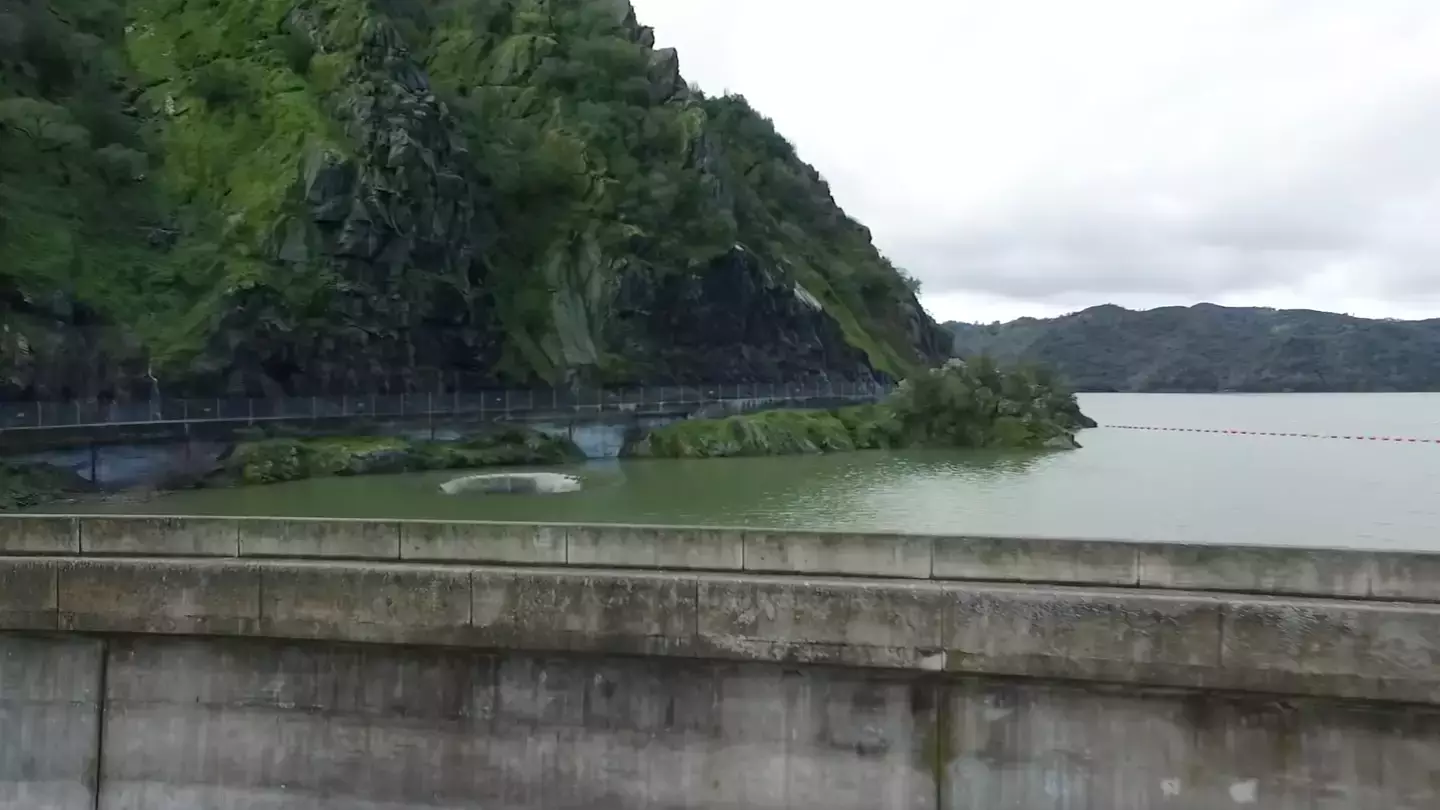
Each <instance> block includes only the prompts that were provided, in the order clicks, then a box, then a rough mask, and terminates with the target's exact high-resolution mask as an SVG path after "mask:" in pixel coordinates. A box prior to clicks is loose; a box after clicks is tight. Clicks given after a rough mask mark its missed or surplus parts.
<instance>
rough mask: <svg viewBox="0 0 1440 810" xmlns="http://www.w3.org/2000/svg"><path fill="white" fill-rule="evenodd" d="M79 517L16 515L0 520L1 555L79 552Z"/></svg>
mask: <svg viewBox="0 0 1440 810" xmlns="http://www.w3.org/2000/svg"><path fill="white" fill-rule="evenodd" d="M79 553H80V520H79V519H78V518H72V517H48V516H42V517H15V516H11V515H7V516H5V518H4V519H3V520H0V554H79Z"/></svg>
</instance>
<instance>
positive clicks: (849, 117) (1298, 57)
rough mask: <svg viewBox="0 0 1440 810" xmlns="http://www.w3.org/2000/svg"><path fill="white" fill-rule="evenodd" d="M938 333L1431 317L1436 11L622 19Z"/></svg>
mask: <svg viewBox="0 0 1440 810" xmlns="http://www.w3.org/2000/svg"><path fill="white" fill-rule="evenodd" d="M633 3H634V5H635V7H636V10H637V13H638V14H639V16H640V19H641V21H642V22H643V23H645V24H647V25H652V26H654V27H655V28H656V34H657V38H658V40H659V43H660V45H661V46H673V47H676V48H678V49H679V50H680V59H681V67H682V69H683V71H684V73H685V75H686V78H688V79H689V80H691V81H692V82H696V83H698V84H699V85H700V86H701V87H702V88H703V89H704V90H705V91H706V92H708V93H720V92H724V91H727V90H728V91H731V92H737V93H743V94H744V95H745V96H746V97H748V98H749V99H750V100H751V102H752V103H754V105H755V106H756V107H757V108H759V109H760V110H761V111H762V112H763V113H765V114H766V115H768V116H770V117H771V118H773V119H774V120H775V122H776V124H777V125H778V126H779V128H780V130H781V132H783V133H784V134H785V135H786V136H787V137H788V138H789V139H790V140H791V142H792V143H794V144H795V145H796V146H797V147H798V148H799V150H800V153H801V156H802V157H803V158H805V159H806V160H808V161H809V162H811V163H813V164H815V166H816V167H817V168H818V169H819V170H820V171H821V172H822V173H823V174H824V175H826V177H828V178H829V180H830V182H831V184H832V186H833V188H834V191H835V194H836V197H837V198H838V199H839V201H840V203H841V205H842V206H844V207H845V209H846V210H847V211H848V212H849V213H850V214H851V215H852V216H854V217H855V218H857V219H859V220H860V221H862V222H864V223H865V224H867V225H869V226H870V228H871V229H872V231H873V232H874V234H875V238H876V241H877V242H878V244H879V246H880V248H881V249H882V250H883V251H885V252H886V253H887V254H888V255H890V256H891V258H893V259H894V260H895V261H896V263H897V264H899V265H901V266H902V267H905V268H907V269H909V270H910V271H911V272H912V273H914V274H915V275H917V276H919V277H920V279H921V280H922V281H923V282H924V285H925V286H924V290H925V291H924V294H923V298H924V302H925V304H926V306H927V307H929V308H930V310H931V312H932V313H933V314H935V315H936V316H938V317H940V318H941V319H960V320H969V321H990V320H997V319H998V320H1008V319H1011V318H1014V317H1018V316H1021V315H1035V316H1047V315H1057V314H1061V313H1064V312H1069V311H1073V310H1076V309H1081V308H1084V307H1086V306H1090V305H1094V304H1100V303H1107V302H1109V303H1119V304H1122V305H1125V306H1131V307H1137V308H1145V307H1152V306H1160V305H1167V304H1191V303H1196V302H1199V301H1213V302H1216V303H1222V304H1236V305H1256V306H1277V307H1288V306H1304V307H1311V308H1316V309H1328V310H1335V311H1341V312H1353V313H1355V314H1357V315H1366V316H1377V317H1378V316H1392V317H1407V318H1408V317H1434V316H1440V2H1437V1H1436V0H1084V2H1077V1H1075V0H887V1H886V2H884V3H874V2H860V0H633Z"/></svg>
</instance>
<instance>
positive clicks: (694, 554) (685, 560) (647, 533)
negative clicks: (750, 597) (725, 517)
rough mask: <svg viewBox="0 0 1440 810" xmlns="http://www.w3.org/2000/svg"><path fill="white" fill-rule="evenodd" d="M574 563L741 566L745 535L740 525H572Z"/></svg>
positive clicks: (571, 560) (709, 567)
mask: <svg viewBox="0 0 1440 810" xmlns="http://www.w3.org/2000/svg"><path fill="white" fill-rule="evenodd" d="M568 535H569V550H568V553H567V555H566V561H567V562H569V563H570V564H571V565H594V566H612V567H634V568H671V569H707V570H714V571H722V570H723V571H739V570H740V569H741V568H743V567H744V563H745V544H744V543H745V541H744V535H743V533H742V532H740V531H739V530H737V529H689V528H680V527H675V528H670V527H653V526H572V527H570V528H569V530H568Z"/></svg>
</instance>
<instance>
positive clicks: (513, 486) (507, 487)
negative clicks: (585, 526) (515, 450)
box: [440, 473, 581, 495]
mask: <svg viewBox="0 0 1440 810" xmlns="http://www.w3.org/2000/svg"><path fill="white" fill-rule="evenodd" d="M580 488H581V487H580V479H579V478H577V477H575V476H573V475H565V474H563V473H487V474H485V475H467V476H464V477H462V478H455V479H452V480H449V481H446V482H445V483H443V484H441V485H440V491H441V492H444V493H445V494H446V495H458V494H460V493H462V492H480V493H484V494H486V495H556V494H559V493H563V492H579V491H580Z"/></svg>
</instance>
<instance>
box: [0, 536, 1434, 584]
mask: <svg viewBox="0 0 1440 810" xmlns="http://www.w3.org/2000/svg"><path fill="white" fill-rule="evenodd" d="M0 555H33V556H46V555H52V556H55V555H58V556H67V555H71V556H73V555H79V556H86V557H89V556H106V555H111V556H167V557H169V556H187V557H189V556H194V557H216V558H254V559H267V558H296V559H350V560H372V561H377V562H380V561H414V562H431V563H475V564H533V565H547V566H576V567H598V568H634V569H652V570H663V571H713V572H750V573H757V574H792V575H803V576H853V577H864V578H886V579H892V578H893V579H912V580H943V581H988V582H1015V583H1034V584H1048V585H1075V586H1110V587H1125V588H1139V589H1149V590H1179V591H1221V592H1228V593H1246V594H1265V595H1276V596H1309V597H1320V598H1344V599H1384V600H1392V601H1407V602H1432V603H1440V553H1419V552H1388V551H1361V550H1346V549H1325V548H1287V547H1277V548H1259V547H1253V546H1225V545H1215V546H1197V545H1177V544H1166V543H1132V542H1119V541H1103V540H1067V539H1057V538H1022V537H970V536H923V535H905V534H857V533H846V532H802V531H788V530H763V529H739V528H706V527H683V526H625V525H576V524H530V523H500V522H484V521H468V522H467V521H453V522H443V521H423V520H421V521H367V520H340V519H314V520H311V519H299V518H211V517H116V516H104V517H73V516H63V517H57V516H38V515H36V516H28V515H27V516H14V515H9V516H0Z"/></svg>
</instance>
